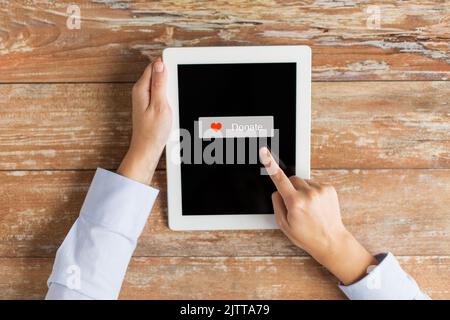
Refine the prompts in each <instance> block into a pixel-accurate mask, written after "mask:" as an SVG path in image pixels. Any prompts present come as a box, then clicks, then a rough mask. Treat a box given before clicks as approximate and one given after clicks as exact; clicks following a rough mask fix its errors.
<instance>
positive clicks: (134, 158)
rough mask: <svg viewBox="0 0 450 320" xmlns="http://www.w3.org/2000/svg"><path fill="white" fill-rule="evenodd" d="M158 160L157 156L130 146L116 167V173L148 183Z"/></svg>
mask: <svg viewBox="0 0 450 320" xmlns="http://www.w3.org/2000/svg"><path fill="white" fill-rule="evenodd" d="M158 161H159V157H156V156H154V155H152V154H151V153H146V152H141V151H138V150H136V149H134V148H132V147H130V149H129V150H128V151H127V153H126V155H125V157H124V158H123V160H122V162H121V164H120V166H119V168H118V169H117V173H119V174H120V175H123V176H125V177H127V178H130V179H132V180H135V181H138V182H140V183H143V184H147V185H148V184H150V182H151V180H152V178H153V174H154V173H155V170H156V167H157V165H158Z"/></svg>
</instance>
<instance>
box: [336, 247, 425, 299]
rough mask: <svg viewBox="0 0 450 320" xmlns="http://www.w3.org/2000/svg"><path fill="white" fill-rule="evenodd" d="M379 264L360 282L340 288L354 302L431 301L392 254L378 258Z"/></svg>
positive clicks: (381, 255) (378, 256)
mask: <svg viewBox="0 0 450 320" xmlns="http://www.w3.org/2000/svg"><path fill="white" fill-rule="evenodd" d="M376 259H377V260H378V261H379V264H378V265H377V266H375V267H374V268H373V269H372V270H371V271H370V272H369V274H368V275H367V276H365V277H364V278H363V279H361V280H359V281H358V282H356V283H354V284H352V285H349V286H343V285H340V286H339V288H340V289H341V290H342V291H343V292H344V293H345V295H346V296H347V297H348V298H349V299H352V300H413V299H429V297H428V296H427V295H426V294H424V293H422V292H421V291H420V288H419V286H418V285H417V283H416V282H415V281H414V279H413V278H411V276H409V275H408V274H407V273H406V272H405V271H403V269H402V268H401V266H400V264H399V263H398V261H397V259H396V258H395V257H394V256H393V255H392V253H387V254H386V253H384V254H379V255H377V256H376Z"/></svg>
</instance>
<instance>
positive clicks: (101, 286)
mask: <svg viewBox="0 0 450 320" xmlns="http://www.w3.org/2000/svg"><path fill="white" fill-rule="evenodd" d="M158 192H159V191H158V190H157V189H154V188H152V187H149V186H147V185H144V184H141V183H139V182H136V181H134V180H131V179H128V178H126V177H123V176H121V175H118V174H116V173H112V172H110V171H107V170H104V169H100V168H99V169H97V171H96V173H95V176H94V179H93V181H92V184H91V186H90V188H89V191H88V194H87V196H86V199H85V201H84V204H83V206H82V208H81V211H80V216H79V217H78V219H77V220H76V221H75V223H74V225H73V226H72V228H71V229H70V231H69V233H68V234H67V236H66V238H65V240H64V242H63V243H62V245H61V247H59V249H58V251H57V253H56V258H55V263H54V265H53V271H52V273H51V275H50V278H49V279H48V286H49V290H48V293H47V296H46V299H117V298H118V296H119V292H120V288H121V286H122V281H123V279H124V277H125V272H126V270H127V268H128V263H129V261H130V259H131V256H132V254H133V251H134V249H135V247H136V242H137V239H138V237H139V236H140V234H141V233H142V230H143V228H144V226H145V223H146V222H147V219H148V216H149V214H150V211H151V209H152V207H153V203H154V202H155V199H156V196H157V195H158Z"/></svg>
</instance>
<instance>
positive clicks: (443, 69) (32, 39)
mask: <svg viewBox="0 0 450 320" xmlns="http://www.w3.org/2000/svg"><path fill="white" fill-rule="evenodd" d="M72 3H77V4H78V5H79V7H80V13H81V25H80V27H81V28H80V29H79V30H77V29H74V30H70V29H68V28H67V27H66V22H67V16H68V14H67V8H68V6H69V4H72ZM374 6H375V7H374ZM374 8H375V9H374ZM374 12H379V13H380V24H379V26H377V25H374V24H373V23H372V21H374V19H373V14H374ZM449 21H450V5H449V2H448V1H446V0H442V1H428V0H418V1H375V0H371V1H333V0H320V1H316V0H314V1H313V0H309V1H301V2H296V1H281V0H280V1H214V4H213V5H212V4H211V2H210V1H207V0H203V1H151V2H145V1H118V0H108V1H73V0H70V1H33V2H31V1H0V37H1V38H0V39H1V40H2V41H1V45H0V59H1V60H0V81H3V82H49V81H52V82H59V81H66V82H67V81H72V82H73V81H75V82H86V81H90V82H92V81H120V82H122V81H133V80H135V79H136V78H137V75H138V74H139V73H140V71H141V70H142V69H143V67H144V65H145V63H146V61H147V60H148V59H147V58H154V57H156V56H158V55H160V54H161V51H162V50H163V49H164V48H166V47H169V46H170V47H179V46H213V45H278V44H283V45H285V44H306V45H309V46H311V47H312V51H313V79H314V80H326V81H333V80H369V79H371V80H408V79H409V80H419V79H420V80H446V79H449V78H450V77H449V75H450V54H449V47H448V43H449V38H450V27H449Z"/></svg>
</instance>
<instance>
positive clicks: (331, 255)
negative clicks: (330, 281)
mask: <svg viewBox="0 0 450 320" xmlns="http://www.w3.org/2000/svg"><path fill="white" fill-rule="evenodd" d="M315 258H316V257H315ZM316 260H317V261H318V262H319V263H321V264H322V265H323V266H324V267H325V268H327V269H328V270H329V271H330V272H331V273H333V274H334V275H335V276H336V277H337V278H338V279H339V280H340V281H341V282H342V283H343V284H344V285H349V284H352V283H355V282H357V281H358V280H360V279H362V278H363V277H365V276H366V274H367V268H368V267H369V266H370V265H374V264H377V261H376V259H375V258H374V257H373V256H372V255H371V254H370V253H369V252H368V251H367V250H366V249H365V248H364V247H363V246H362V245H361V244H360V243H359V242H358V241H357V240H356V239H355V237H354V236H353V235H352V234H351V233H350V232H348V230H346V229H345V228H344V229H343V230H341V231H339V232H337V233H336V234H335V235H334V236H332V237H331V238H330V241H329V244H328V246H327V249H326V250H325V251H324V253H323V254H322V255H319V256H318V257H317V258H316Z"/></svg>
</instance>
